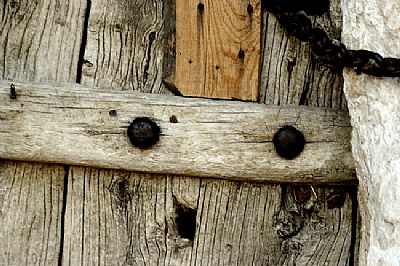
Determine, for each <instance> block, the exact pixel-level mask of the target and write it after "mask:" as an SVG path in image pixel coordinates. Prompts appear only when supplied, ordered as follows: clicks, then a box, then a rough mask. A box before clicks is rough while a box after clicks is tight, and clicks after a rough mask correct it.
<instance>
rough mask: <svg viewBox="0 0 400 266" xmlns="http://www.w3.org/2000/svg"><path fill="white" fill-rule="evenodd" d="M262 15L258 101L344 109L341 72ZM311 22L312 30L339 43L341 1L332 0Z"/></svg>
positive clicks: (274, 19) (275, 22)
mask: <svg viewBox="0 0 400 266" xmlns="http://www.w3.org/2000/svg"><path fill="white" fill-rule="evenodd" d="M264 12H265V13H264V16H263V18H264V19H263V28H264V30H263V32H262V33H263V38H262V39H263V41H262V52H263V53H262V56H261V85H260V101H261V102H263V103H266V104H272V105H288V104H294V105H308V106H316V107H326V108H333V109H342V110H346V108H347V103H346V99H345V97H344V93H343V77H342V73H341V72H340V71H338V70H335V69H333V68H332V67H330V66H327V65H326V64H324V62H322V61H321V60H320V58H319V57H317V56H316V55H314V54H313V52H312V51H311V48H310V45H309V44H308V43H302V42H300V41H299V40H298V39H297V38H296V37H294V36H291V35H290V34H288V33H287V32H286V31H285V30H284V29H283V28H282V27H281V26H280V25H279V22H278V21H277V19H276V17H275V16H274V15H272V14H269V13H268V12H266V11H264ZM312 21H313V26H314V27H321V28H323V29H324V30H325V31H327V32H328V34H329V36H330V37H331V38H337V39H338V40H340V33H341V27H342V12H341V7H340V0H331V1H330V12H329V14H328V13H327V14H325V15H323V16H316V17H312Z"/></svg>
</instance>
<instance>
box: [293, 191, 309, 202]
mask: <svg viewBox="0 0 400 266" xmlns="http://www.w3.org/2000/svg"><path fill="white" fill-rule="evenodd" d="M293 195H294V200H295V201H296V202H298V203H305V202H306V201H308V200H309V199H311V188H309V187H295V188H294V189H293Z"/></svg>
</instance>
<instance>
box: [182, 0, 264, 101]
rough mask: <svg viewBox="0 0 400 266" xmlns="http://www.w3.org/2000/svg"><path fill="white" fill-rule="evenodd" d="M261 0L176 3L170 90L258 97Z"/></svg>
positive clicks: (193, 0) (213, 95) (217, 96)
mask: <svg viewBox="0 0 400 266" xmlns="http://www.w3.org/2000/svg"><path fill="white" fill-rule="evenodd" d="M260 36H261V1H256V0H250V1H239V0H235V1H221V0H219V1H211V0H205V1H199V0H189V1H183V0H177V1H176V72H175V86H176V87H177V89H178V90H179V91H180V92H181V93H182V94H183V95H185V96H201V97H208V98H225V99H242V100H252V101H256V100H257V99H258V82H259V61H260V44H261V41H260Z"/></svg>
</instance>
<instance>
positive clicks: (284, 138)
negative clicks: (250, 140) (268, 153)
mask: <svg viewBox="0 0 400 266" xmlns="http://www.w3.org/2000/svg"><path fill="white" fill-rule="evenodd" d="M272 142H273V143H274V146H275V150H276V152H277V153H278V154H279V156H281V157H283V158H285V159H288V160H291V159H294V158H296V157H297V156H298V155H299V154H300V153H301V152H302V151H303V149H304V145H305V139H304V135H303V133H301V132H300V131H299V130H297V129H296V128H295V127H294V126H290V125H289V126H283V127H281V128H280V129H279V130H278V131H277V132H276V133H275V135H274V137H273V139H272Z"/></svg>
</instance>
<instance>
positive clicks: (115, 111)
mask: <svg viewBox="0 0 400 266" xmlns="http://www.w3.org/2000/svg"><path fill="white" fill-rule="evenodd" d="M108 114H109V115H110V116H112V117H115V116H117V114H118V113H117V110H110V111H109V112H108Z"/></svg>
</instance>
